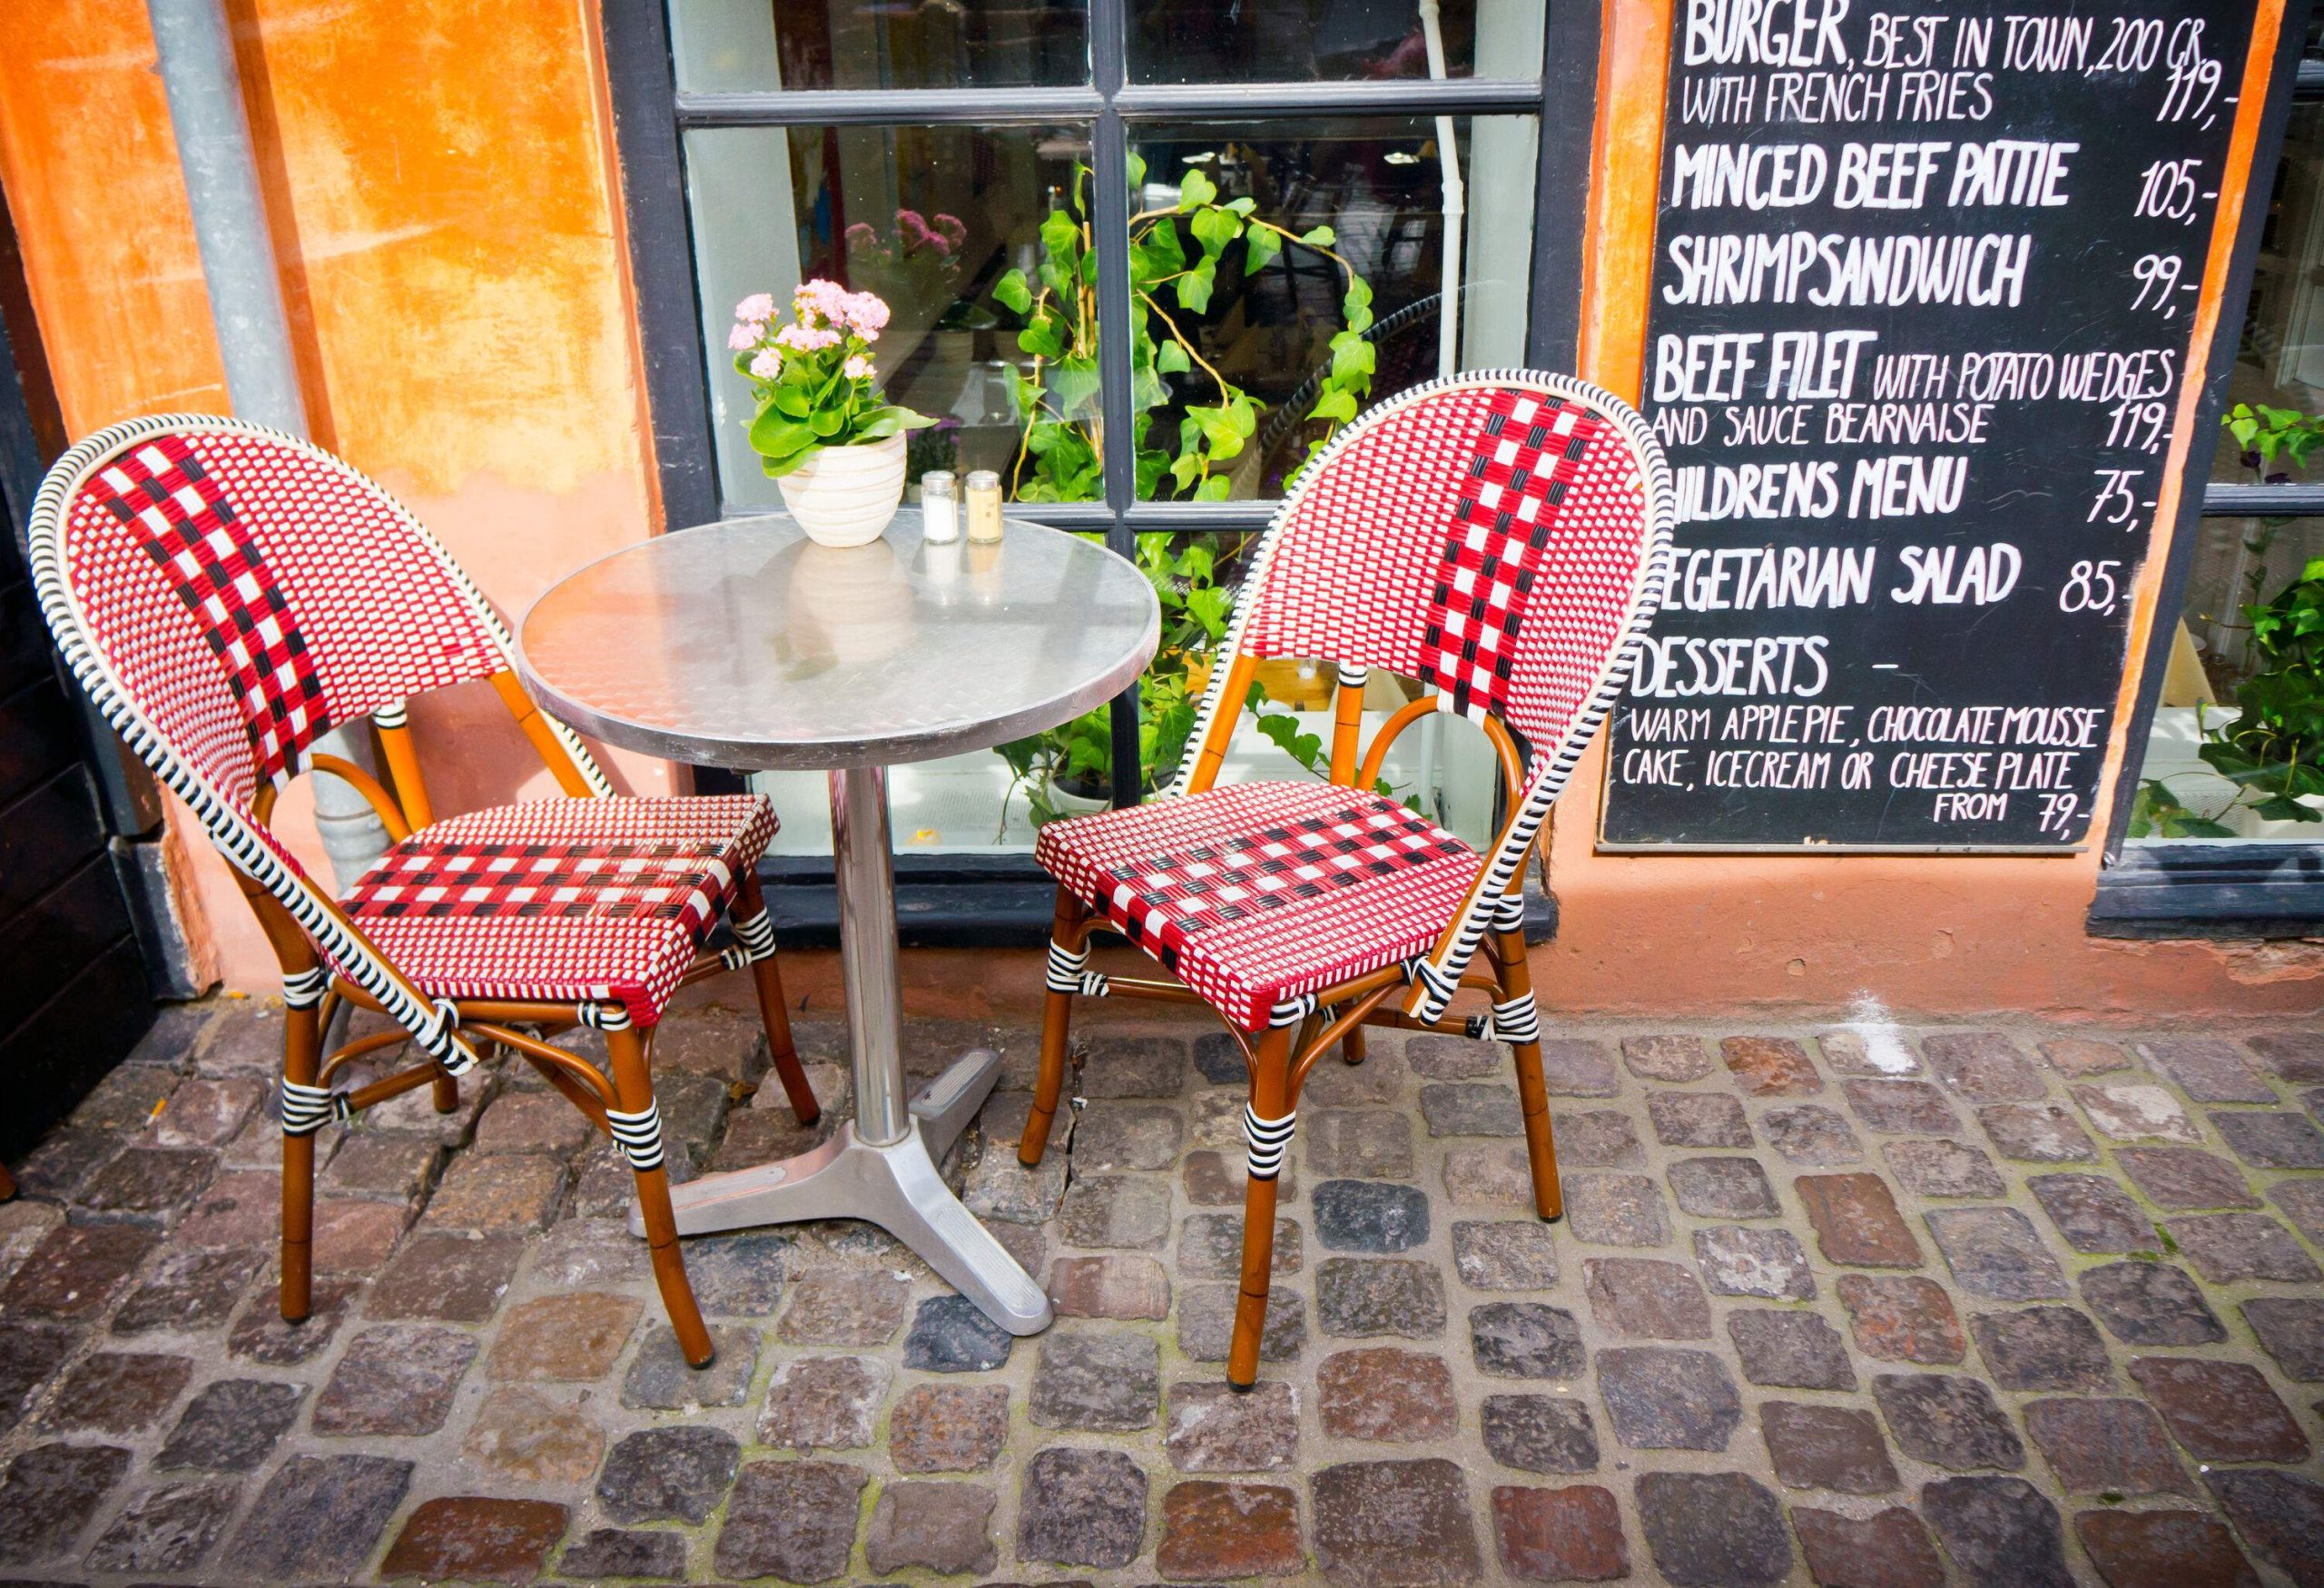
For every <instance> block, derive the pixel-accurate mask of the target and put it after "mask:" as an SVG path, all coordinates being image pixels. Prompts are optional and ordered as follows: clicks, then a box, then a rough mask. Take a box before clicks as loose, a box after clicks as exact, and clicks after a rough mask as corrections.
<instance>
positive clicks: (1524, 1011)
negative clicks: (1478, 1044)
mask: <svg viewBox="0 0 2324 1588" xmlns="http://www.w3.org/2000/svg"><path fill="white" fill-rule="evenodd" d="M1481 1034H1482V1035H1484V1036H1488V1037H1492V1038H1495V1039H1497V1040H1499V1041H1503V1042H1509V1043H1512V1044H1521V1043H1525V1042H1538V1041H1541V1010H1540V1009H1539V1008H1538V1007H1537V1006H1536V1005H1535V1004H1534V1002H1533V994H1532V992H1531V990H1530V989H1529V990H1528V991H1523V992H1521V993H1519V994H1518V995H1517V996H1516V997H1514V998H1512V999H1510V1000H1508V1001H1506V1002H1502V1003H1496V1004H1494V1005H1493V1006H1492V1014H1491V1015H1489V1016H1487V1017H1486V1019H1485V1029H1484V1031H1482V1033H1481Z"/></svg>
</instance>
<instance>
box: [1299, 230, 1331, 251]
mask: <svg viewBox="0 0 2324 1588" xmlns="http://www.w3.org/2000/svg"><path fill="white" fill-rule="evenodd" d="M1339 240H1340V239H1339V233H1338V232H1334V231H1333V230H1332V229H1331V228H1330V227H1329V226H1317V227H1315V228H1314V229H1313V230H1312V231H1307V232H1301V233H1300V234H1299V241H1300V242H1305V243H1306V244H1307V245H1308V246H1309V247H1311V248H1329V247H1331V245H1332V244H1333V243H1334V242H1338V241H1339Z"/></svg>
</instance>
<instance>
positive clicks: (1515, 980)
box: [1497, 927, 1565, 1218]
mask: <svg viewBox="0 0 2324 1588" xmlns="http://www.w3.org/2000/svg"><path fill="white" fill-rule="evenodd" d="M1497 946H1498V947H1499V949H1500V952H1501V999H1502V1004H1503V1005H1506V1004H1508V1003H1510V1002H1512V1001H1515V1000H1518V999H1523V1000H1524V1001H1525V1009H1526V1011H1527V1013H1528V1014H1529V1015H1530V1016H1531V1019H1532V1021H1533V1022H1534V1026H1535V1028H1536V1029H1535V1030H1534V1031H1532V1033H1531V1039H1530V1040H1529V1041H1521V1042H1512V1043H1511V1044H1510V1047H1511V1049H1512V1051H1513V1052H1515V1054H1516V1056H1517V1100H1518V1102H1519V1104H1520V1106H1521V1108H1522V1109H1523V1110H1524V1114H1525V1156H1526V1158H1527V1159H1528V1160H1529V1161H1530V1163H1531V1168H1532V1171H1533V1210H1534V1211H1535V1212H1536V1213H1539V1214H1540V1215H1541V1217H1542V1218H1560V1217H1562V1216H1563V1214H1564V1212H1565V1189H1564V1188H1563V1187H1562V1186H1561V1185H1560V1184H1559V1183H1558V1144H1557V1138H1556V1136H1555V1134H1554V1133H1553V1132H1552V1131H1551V1127H1550V1090H1549V1086H1548V1084H1547V1083H1546V1082H1545V1081H1544V1080H1542V1078H1541V1033H1540V1031H1539V1030H1538V1027H1539V1024H1540V1019H1541V1017H1540V1016H1539V1015H1538V1014H1535V1013H1533V1012H1532V1011H1533V1000H1532V992H1533V976H1532V971H1531V967H1530V966H1529V965H1528V964H1527V963H1526V959H1525V932H1524V929H1523V928H1521V927H1520V928H1517V929H1514V930H1512V931H1509V932H1501V933H1500V934H1499V936H1498V943H1497Z"/></svg>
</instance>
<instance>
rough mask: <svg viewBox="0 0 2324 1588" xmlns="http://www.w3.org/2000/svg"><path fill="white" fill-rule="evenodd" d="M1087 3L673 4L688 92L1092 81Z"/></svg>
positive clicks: (753, 0) (841, 0)
mask: <svg viewBox="0 0 2324 1588" xmlns="http://www.w3.org/2000/svg"><path fill="white" fill-rule="evenodd" d="M1088 11H1089V7H1088V0H671V3H670V52H671V54H673V55H674V56H675V58H676V62H677V75H678V86H679V88H681V89H683V90H685V91H687V92H690V93H696V94H700V93H750V92H756V93H770V92H773V90H776V89H794V90H796V89H816V88H1028V87H1032V88H1050V87H1066V86H1071V85H1074V84H1084V83H1087V82H1088V81H1089V18H1088Z"/></svg>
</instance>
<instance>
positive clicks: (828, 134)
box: [686, 127, 1088, 511]
mask: <svg viewBox="0 0 2324 1588" xmlns="http://www.w3.org/2000/svg"><path fill="white" fill-rule="evenodd" d="M1087 162H1088V133H1087V131H1086V129H1084V130H1076V131H1049V132H1044V131H1043V130H1041V129H1039V128H1022V127H1017V128H1005V129H996V130H994V131H991V132H984V131H980V130H977V129H972V128H966V127H792V128H789V129H784V128H779V127H734V128H725V127H722V128H716V129H710V130H698V131H695V132H692V133H687V134H686V180H687V188H688V196H689V199H690V201H691V203H692V207H693V212H694V269H695V271H696V275H697V280H698V281H699V282H700V287H701V301H702V311H703V317H704V336H705V338H706V339H707V340H706V343H705V345H706V347H707V349H708V363H709V367H710V380H711V404H712V414H711V419H712V429H713V436H714V448H715V450H716V454H717V459H718V473H719V485H720V489H721V492H722V494H723V496H724V499H725V503H726V505H727V508H729V510H734V511H748V510H753V509H758V508H774V507H777V506H779V505H780V502H781V497H780V494H779V493H778V491H777V490H776V488H775V484H774V482H773V480H771V479H768V478H765V476H764V475H763V473H762V472H761V471H760V469H759V460H758V457H757V455H756V454H755V453H753V451H752V450H751V449H750V443H749V441H748V439H746V437H745V434H744V429H745V427H746V426H747V424H748V423H749V421H750V419H751V417H752V413H753V402H752V398H751V390H750V383H749V382H748V381H747V380H744V379H743V377H742V376H741V375H738V374H736V373H735V371H734V367H733V365H732V364H731V363H730V362H729V355H728V354H727V353H726V352H725V351H724V347H725V341H726V332H727V328H728V326H729V324H730V316H731V315H732V313H733V311H734V305H735V304H736V303H737V302H738V301H741V300H742V299H743V297H745V296H747V295H748V294H750V293H753V292H772V293H773V294H774V296H775V299H776V301H778V302H781V303H783V304H785V305H787V304H788V303H789V301H790V298H791V294H792V291H793V290H794V289H795V288H796V287H797V285H798V283H799V282H801V281H807V280H812V279H813V278H815V277H818V276H821V277H825V278H828V279H830V280H832V281H839V282H841V283H842V284H844V285H845V286H847V287H848V288H849V289H850V290H852V291H873V292H877V293H879V294H880V295H881V297H882V298H884V299H886V300H887V301H888V305H889V308H890V311H891V319H890V321H889V322H888V327H887V330H885V331H884V332H883V333H882V334H881V340H880V345H879V349H878V360H879V366H880V371H881V376H882V378H883V379H884V380H886V382H887V390H888V395H889V396H890V398H891V399H892V400H894V401H896V402H900V403H902V404H903V405H905V406H906V407H908V408H913V409H919V410H920V411H921V412H922V413H925V414H931V415H934V416H936V417H937V419H939V421H940V422H939V424H938V425H937V427H936V428H935V429H931V430H920V431H915V432H913V436H912V440H911V464H910V477H911V478H912V479H914V480H917V479H918V478H920V476H921V474H922V473H923V472H925V471H926V470H928V469H953V470H956V471H961V470H967V469H1003V470H1005V469H1009V467H1010V465H1011V464H1012V462H1013V460H1014V459H1015V458H1016V457H1017V454H1018V452H1019V448H1020V446H1021V444H1022V439H1023V436H1022V427H1021V426H1020V425H1019V422H1018V410H1017V407H1016V400H1015V397H1014V390H1015V378H1014V376H1013V374H1012V370H1014V369H1015V367H1016V366H1017V365H1018V364H1019V363H1024V362H1029V360H1027V359H1026V358H1025V357H1024V355H1022V354H1021V353H1019V350H1018V347H1017V334H1016V332H1015V330H1013V329H1011V328H1010V327H1013V324H1014V321H1009V325H1008V326H1004V323H1003V321H1004V320H1006V319H1008V317H1007V316H1006V314H1005V311H1002V312H997V311H996V310H995V309H994V308H993V307H992V306H991V303H990V300H991V294H992V289H993V284H994V283H995V282H996V281H999V280H1000V277H1001V276H1002V275H1003V274H1004V273H1006V272H1008V271H1012V270H1024V271H1031V270H1034V269H1036V268H1037V256H1038V238H1039V228H1040V225H1041V220H1042V217H1043V216H1044V215H1046V214H1048V213H1049V212H1051V211H1053V210H1054V209H1056V208H1058V207H1059V206H1060V205H1062V204H1063V202H1065V193H1066V190H1067V187H1068V184H1069V183H1070V182H1072V181H1073V173H1074V172H1075V171H1076V169H1077V168H1079V167H1081V166H1084V165H1086V163H1087Z"/></svg>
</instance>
